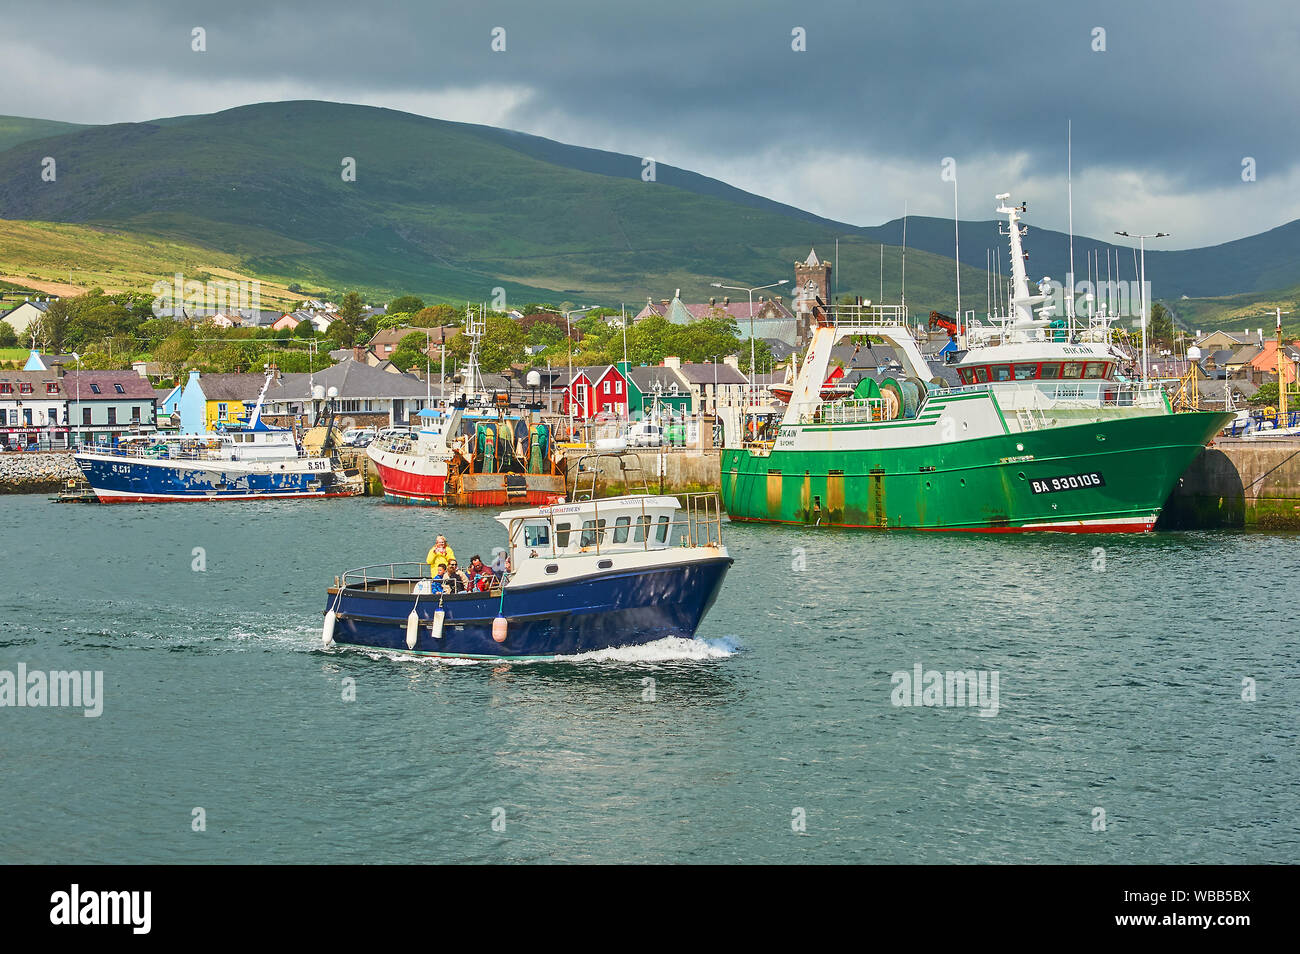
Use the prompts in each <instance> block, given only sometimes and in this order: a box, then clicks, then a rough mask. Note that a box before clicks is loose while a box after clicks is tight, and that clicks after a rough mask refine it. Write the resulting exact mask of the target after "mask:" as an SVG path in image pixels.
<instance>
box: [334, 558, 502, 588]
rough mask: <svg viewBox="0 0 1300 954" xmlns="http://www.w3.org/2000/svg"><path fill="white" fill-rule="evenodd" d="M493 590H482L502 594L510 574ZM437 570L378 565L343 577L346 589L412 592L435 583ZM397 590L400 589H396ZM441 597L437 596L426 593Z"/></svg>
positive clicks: (420, 565)
mask: <svg viewBox="0 0 1300 954" xmlns="http://www.w3.org/2000/svg"><path fill="white" fill-rule="evenodd" d="M493 574H494V576H495V577H496V578H495V580H493V583H492V588H491V590H484V591H481V592H483V593H484V595H490V594H492V593H495V594H498V595H499V594H500V593H501V587H502V586H504V585H505V584H506V583H507V582H508V581H509V579H510V574H509V573H508V572H506V573H501V574H497V573H496V571H493ZM432 579H433V568H432V567H431V566H429V564H427V563H376V564H373V565H372V566H362V567H357V568H356V569H354V570H347V571H345V572H344V573H343V574H342V576H341V577H340V578H339V581H340V583H341V584H342V586H343V587H344V588H345V589H360V590H366V591H368V592H371V593H392V592H398V593H410V592H411V588H412V587H413V586H414V584H416V583H418V582H419V581H420V580H432ZM394 587H396V590H394ZM424 595H426V596H437V595H439V594H437V593H428V594H424Z"/></svg>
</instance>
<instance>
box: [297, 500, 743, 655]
mask: <svg viewBox="0 0 1300 954" xmlns="http://www.w3.org/2000/svg"><path fill="white" fill-rule="evenodd" d="M497 521H498V522H499V523H500V524H501V525H502V526H503V527H504V528H505V530H506V536H507V547H506V550H505V556H507V557H508V559H509V563H508V564H507V566H508V567H509V568H508V569H506V570H504V571H503V572H502V573H501V574H500V575H496V574H493V575H492V576H491V577H488V578H483V579H480V580H479V581H478V584H477V585H476V586H472V587H471V589H470V591H469V592H450V591H449V588H448V586H447V585H446V584H444V583H442V582H441V581H439V580H437V579H435V578H433V577H432V576H431V575H430V571H429V567H428V566H427V565H425V564H423V563H388V564H382V565H379V566H368V567H362V568H360V569H355V570H349V571H347V572H346V573H343V574H342V575H341V576H339V577H336V578H335V581H334V585H333V586H331V587H329V588H328V589H327V591H326V594H327V595H326V605H325V625H324V628H323V631H322V640H323V642H324V645H325V646H326V647H330V646H332V645H334V644H336V643H337V644H340V645H347V646H360V647H366V648H370V649H378V650H386V651H392V652H399V653H413V654H418V655H423V656H442V657H459V658H468V659H497V658H524V659H549V658H553V657H555V656H568V655H573V654H576V653H584V652H590V651H593V650H599V649H612V648H617V647H622V646H636V645H641V644H644V643H649V642H653V641H655V640H658V639H663V638H665V637H668V636H680V637H685V638H691V637H693V636H694V635H695V632H696V630H697V629H698V628H699V626H700V623H701V621H702V620H703V619H704V616H705V614H706V613H707V612H708V611H709V608H710V607H711V606H712V605H713V602H714V600H715V599H716V598H717V596H718V591H719V590H720V589H721V588H722V581H723V579H724V578H725V577H726V574H727V570H728V569H729V568H730V567H731V564H732V562H733V561H732V558H731V557H730V556H729V555H728V554H727V549H726V547H724V546H723V544H722V524H721V510H720V508H719V501H718V496H717V494H692V495H690V496H688V497H687V498H686V500H685V506H683V505H682V504H681V503H679V501H678V500H677V498H676V497H671V496H656V495H651V494H635V495H627V496H621V497H608V498H605V499H601V500H597V499H591V500H583V501H578V502H576V503H563V504H556V505H553V506H549V507H535V508H531V509H527V510H511V511H507V512H506V513H503V514H501V515H500V516H498V517H497Z"/></svg>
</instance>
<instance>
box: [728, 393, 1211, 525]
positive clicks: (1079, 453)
mask: <svg viewBox="0 0 1300 954" xmlns="http://www.w3.org/2000/svg"><path fill="white" fill-rule="evenodd" d="M1231 417H1232V415H1230V414H1214V413H1206V412H1197V413H1189V414H1157V415H1141V416H1133V417H1125V418H1120V419H1112V420H1107V421H1101V422H1095V423H1088V424H1076V425H1069V426H1061V427H1049V428H1044V429H1041V430H1032V431H1027V432H1024V433H1015V434H1001V435H997V436H994V437H984V438H977V439H973V440H965V441H948V442H940V443H932V444H927V445H925V446H918V447H905V448H889V449H853V450H844V451H839V450H819V451H798V450H785V451H782V450H773V451H771V453H770V454H767V455H762V454H757V453H754V452H751V451H749V450H724V451H723V452H722V499H723V505H724V507H725V509H726V510H727V513H728V514H729V515H730V516H731V519H733V520H756V521H771V522H778V523H793V524H802V525H808V526H827V527H831V526H834V527H866V528H875V529H914V530H950V531H960V530H966V531H978V532H989V531H1026V530H1057V531H1070V532H1076V533H1089V532H1091V533H1115V532H1143V531H1147V530H1150V529H1151V528H1152V526H1153V525H1154V524H1155V521H1156V517H1158V516H1159V515H1160V510H1161V508H1162V507H1163V506H1164V503H1165V501H1166V500H1167V499H1168V497H1169V494H1170V492H1171V491H1172V490H1173V488H1174V486H1175V484H1176V483H1177V481H1178V478H1179V477H1181V476H1182V474H1183V472H1184V471H1185V470H1186V469H1187V467H1188V465H1189V464H1190V463H1191V462H1192V460H1193V459H1194V458H1195V457H1196V455H1197V454H1198V453H1200V451H1201V449H1202V448H1203V447H1204V446H1205V444H1206V442H1207V441H1208V440H1210V439H1211V438H1212V437H1213V436H1214V435H1215V434H1216V433H1217V432H1218V431H1219V430H1220V429H1221V428H1223V427H1224V426H1225V425H1226V424H1227V423H1228V421H1230V420H1231ZM1022 448H1023V449H1022Z"/></svg>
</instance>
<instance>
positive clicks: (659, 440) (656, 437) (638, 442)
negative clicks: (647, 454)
mask: <svg viewBox="0 0 1300 954" xmlns="http://www.w3.org/2000/svg"><path fill="white" fill-rule="evenodd" d="M663 442H664V429H663V428H662V427H660V426H659V425H658V424H655V423H654V422H653V421H637V422H636V423H635V424H633V425H632V426H631V427H630V428H628V431H627V443H628V446H629V447H659V446H660V445H661V444H663Z"/></svg>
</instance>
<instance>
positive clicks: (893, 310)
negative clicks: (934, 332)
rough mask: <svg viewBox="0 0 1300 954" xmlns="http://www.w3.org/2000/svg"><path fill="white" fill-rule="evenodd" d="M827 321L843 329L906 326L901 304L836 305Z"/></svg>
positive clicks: (867, 329)
mask: <svg viewBox="0 0 1300 954" xmlns="http://www.w3.org/2000/svg"><path fill="white" fill-rule="evenodd" d="M829 323H830V324H832V325H834V326H835V327H836V328H839V329H842V330H844V331H853V330H855V329H858V328H861V329H863V330H864V331H869V330H871V329H873V328H897V327H899V326H902V327H906V326H907V310H906V309H905V308H904V307H903V306H902V305H867V304H862V305H856V304H848V305H836V306H835V307H834V308H832V309H831V314H830V321H829Z"/></svg>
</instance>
